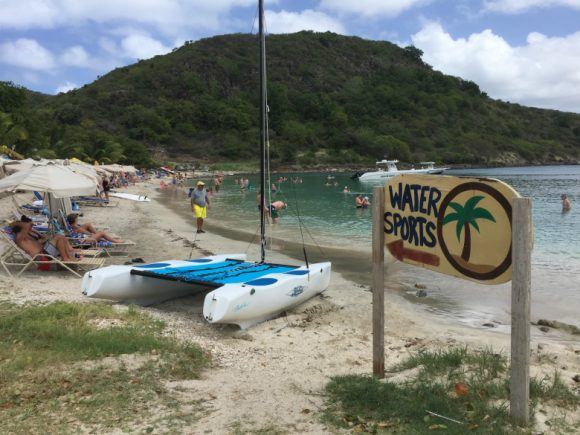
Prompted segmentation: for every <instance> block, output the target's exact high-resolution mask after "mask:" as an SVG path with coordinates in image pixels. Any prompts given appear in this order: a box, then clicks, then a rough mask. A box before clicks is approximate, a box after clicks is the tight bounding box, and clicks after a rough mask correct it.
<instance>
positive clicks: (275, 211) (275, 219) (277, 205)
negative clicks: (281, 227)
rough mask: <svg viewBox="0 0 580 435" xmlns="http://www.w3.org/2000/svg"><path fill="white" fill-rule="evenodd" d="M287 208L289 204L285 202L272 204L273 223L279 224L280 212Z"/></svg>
mask: <svg viewBox="0 0 580 435" xmlns="http://www.w3.org/2000/svg"><path fill="white" fill-rule="evenodd" d="M286 207H288V204H286V203H285V202H283V201H274V202H273V203H272V204H270V216H272V222H273V223H275V224H276V223H278V220H279V219H280V215H279V214H278V212H279V211H280V210H282V209H284V208H286Z"/></svg>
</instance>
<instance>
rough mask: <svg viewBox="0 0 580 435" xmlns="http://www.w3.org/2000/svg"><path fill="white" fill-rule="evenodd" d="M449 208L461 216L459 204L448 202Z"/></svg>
mask: <svg viewBox="0 0 580 435" xmlns="http://www.w3.org/2000/svg"><path fill="white" fill-rule="evenodd" d="M449 207H451V208H452V209H453V210H455V211H456V212H457V213H459V214H463V211H464V209H463V206H462V205H461V204H458V203H456V202H450V203H449Z"/></svg>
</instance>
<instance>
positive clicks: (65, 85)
mask: <svg viewBox="0 0 580 435" xmlns="http://www.w3.org/2000/svg"><path fill="white" fill-rule="evenodd" d="M78 87H79V86H78V85H76V84H75V83H71V82H69V81H67V82H65V83H62V84H60V85H59V86H58V87H57V88H56V93H57V94H60V93H61V92H63V93H66V92H68V91H72V90H73V89H76V88H78Z"/></svg>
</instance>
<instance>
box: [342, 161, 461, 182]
mask: <svg viewBox="0 0 580 435" xmlns="http://www.w3.org/2000/svg"><path fill="white" fill-rule="evenodd" d="M397 163H399V161H398V160H381V161H378V162H376V165H377V166H378V167H379V169H378V170H377V171H371V172H357V173H355V174H354V175H353V176H352V177H351V178H353V179H356V178H358V179H359V180H360V181H380V180H384V179H387V178H391V177H394V176H395V175H402V174H431V175H435V174H442V173H443V172H445V171H446V170H448V169H449V168H436V167H435V162H421V163H420V165H421V167H420V168H418V169H416V168H411V169H398V168H397Z"/></svg>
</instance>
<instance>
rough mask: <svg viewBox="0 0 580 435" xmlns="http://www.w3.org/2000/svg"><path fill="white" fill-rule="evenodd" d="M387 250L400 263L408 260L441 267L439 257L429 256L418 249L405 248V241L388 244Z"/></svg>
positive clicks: (400, 240)
mask: <svg viewBox="0 0 580 435" xmlns="http://www.w3.org/2000/svg"><path fill="white" fill-rule="evenodd" d="M387 248H388V249H389V252H390V253H391V255H392V256H393V257H395V258H396V259H397V260H399V261H403V262H404V261H405V258H408V259H409V260H411V261H415V262H417V263H422V264H429V265H431V266H439V256H437V255H435V254H429V253H428V252H423V251H419V250H418V249H412V248H405V247H404V246H403V240H402V239H399V240H395V241H394V242H391V243H387Z"/></svg>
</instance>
